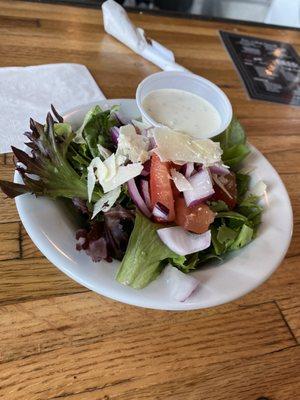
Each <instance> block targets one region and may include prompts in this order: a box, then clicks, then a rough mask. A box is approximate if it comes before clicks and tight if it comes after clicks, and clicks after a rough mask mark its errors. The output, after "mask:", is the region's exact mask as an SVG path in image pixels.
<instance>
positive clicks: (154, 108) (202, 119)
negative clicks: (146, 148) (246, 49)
mask: <svg viewBox="0 0 300 400" xmlns="http://www.w3.org/2000/svg"><path fill="white" fill-rule="evenodd" d="M136 102H137V106H138V108H139V110H140V113H141V115H142V119H143V121H144V122H146V123H148V124H150V125H152V126H167V127H168V128H170V129H173V130H176V131H179V132H183V133H186V134H188V135H190V136H193V137H195V138H199V139H200V138H203V139H205V138H212V137H214V136H216V135H218V134H220V133H221V132H223V131H224V130H225V129H226V128H227V127H228V125H229V124H230V121H231V119H232V107H231V104H230V101H229V100H228V97H227V96H226V95H225V93H224V92H223V91H222V90H221V89H220V88H219V87H218V86H216V85H215V84H214V83H212V82H210V81H209V80H207V79H205V78H202V77H201V76H198V75H195V74H192V73H189V72H175V71H173V72H172V71H163V72H158V73H156V74H153V75H150V76H148V77H147V78H146V79H144V80H143V81H142V82H141V83H140V84H139V86H138V88H137V91H136Z"/></svg>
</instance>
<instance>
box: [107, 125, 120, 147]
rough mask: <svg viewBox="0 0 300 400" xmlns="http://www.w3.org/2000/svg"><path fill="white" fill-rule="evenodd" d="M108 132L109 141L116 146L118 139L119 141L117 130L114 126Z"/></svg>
mask: <svg viewBox="0 0 300 400" xmlns="http://www.w3.org/2000/svg"><path fill="white" fill-rule="evenodd" d="M109 132H110V136H111V139H112V141H113V142H114V144H118V139H119V135H120V132H119V128H117V127H116V126H113V127H112V128H110V130H109Z"/></svg>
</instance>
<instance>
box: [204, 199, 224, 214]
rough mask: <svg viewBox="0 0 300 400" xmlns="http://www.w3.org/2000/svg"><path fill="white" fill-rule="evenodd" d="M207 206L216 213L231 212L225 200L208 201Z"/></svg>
mask: <svg viewBox="0 0 300 400" xmlns="http://www.w3.org/2000/svg"><path fill="white" fill-rule="evenodd" d="M207 205H208V206H209V208H210V209H211V210H212V211H214V212H221V211H229V207H228V205H227V204H226V203H225V202H224V201H223V200H218V201H208V202H207Z"/></svg>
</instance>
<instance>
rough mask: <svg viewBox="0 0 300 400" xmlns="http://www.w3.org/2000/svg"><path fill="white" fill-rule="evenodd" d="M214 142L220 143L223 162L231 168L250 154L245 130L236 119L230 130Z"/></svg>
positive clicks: (232, 122) (215, 138)
mask: <svg viewBox="0 0 300 400" xmlns="http://www.w3.org/2000/svg"><path fill="white" fill-rule="evenodd" d="M213 140H214V141H215V142H219V143H220V146H221V149H222V150H223V154H222V161H223V162H224V164H226V165H228V166H229V167H234V166H236V165H237V164H239V163H240V162H241V161H243V159H244V158H245V157H246V156H247V155H248V154H249V153H250V150H249V148H248V146H247V144H246V134H245V131H244V128H243V127H242V125H241V124H240V123H239V121H238V120H237V119H236V118H235V117H233V118H232V121H231V123H230V125H229V126H228V128H227V129H226V130H225V131H224V132H222V133H221V134H220V135H218V136H216V137H214V138H213Z"/></svg>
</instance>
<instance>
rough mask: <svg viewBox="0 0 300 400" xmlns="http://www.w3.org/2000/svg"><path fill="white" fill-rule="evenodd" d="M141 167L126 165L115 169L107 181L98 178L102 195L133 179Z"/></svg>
mask: <svg viewBox="0 0 300 400" xmlns="http://www.w3.org/2000/svg"><path fill="white" fill-rule="evenodd" d="M142 169H143V165H142V164H140V163H134V164H128V165H126V166H123V165H122V166H121V167H119V168H118V169H117V172H116V174H115V175H114V176H113V177H111V178H110V179H109V180H107V179H101V178H99V182H100V184H101V186H102V187H103V190H104V193H107V192H109V191H111V190H114V189H116V188H117V187H118V186H120V185H123V183H125V182H128V181H129V180H130V179H132V178H135V177H136V176H138V175H140V173H141V172H142Z"/></svg>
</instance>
